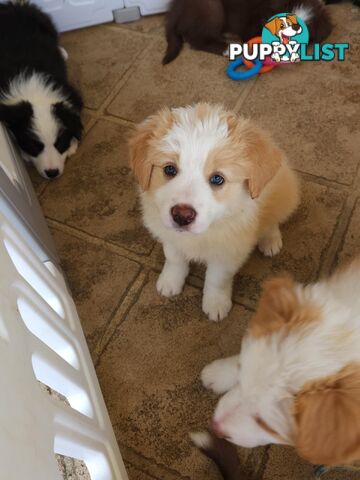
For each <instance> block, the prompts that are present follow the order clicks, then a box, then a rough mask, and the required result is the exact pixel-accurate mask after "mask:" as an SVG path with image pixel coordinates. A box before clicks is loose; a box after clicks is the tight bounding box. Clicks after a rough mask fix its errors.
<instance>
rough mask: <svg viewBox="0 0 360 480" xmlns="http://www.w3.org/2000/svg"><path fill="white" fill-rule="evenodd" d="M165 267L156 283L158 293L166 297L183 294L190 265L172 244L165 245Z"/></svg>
mask: <svg viewBox="0 0 360 480" xmlns="http://www.w3.org/2000/svg"><path fill="white" fill-rule="evenodd" d="M164 254H165V258H166V260H165V265H164V267H163V269H162V272H161V274H160V276H159V278H158V281H157V283H156V288H157V291H158V292H159V293H160V295H163V296H164V297H172V296H173V295H178V294H179V293H181V291H182V289H183V287H184V283H185V280H186V277H187V275H188V273H189V264H188V262H187V260H186V258H185V257H184V256H183V255H182V254H181V253H180V252H179V251H178V250H176V249H175V248H174V247H173V246H172V245H170V244H164Z"/></svg>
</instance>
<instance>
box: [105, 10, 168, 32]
mask: <svg viewBox="0 0 360 480" xmlns="http://www.w3.org/2000/svg"><path fill="white" fill-rule="evenodd" d="M164 23H165V15H163V14H160V15H147V16H146V17H141V18H140V20H137V21H136V22H129V23H121V24H115V25H116V26H117V27H118V28H125V29H127V30H133V31H135V32H139V33H148V34H150V35H164ZM115 25H114V26H115Z"/></svg>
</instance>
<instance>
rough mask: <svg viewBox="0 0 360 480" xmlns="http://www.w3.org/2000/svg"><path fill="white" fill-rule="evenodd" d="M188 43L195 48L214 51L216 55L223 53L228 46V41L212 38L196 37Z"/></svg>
mask: <svg viewBox="0 0 360 480" xmlns="http://www.w3.org/2000/svg"><path fill="white" fill-rule="evenodd" d="M189 43H190V45H191V46H192V48H194V49H195V50H202V51H204V52H209V53H215V54H216V55H223V53H224V52H225V51H226V49H227V47H228V43H227V42H225V41H224V40H214V39H211V38H196V39H193V41H192V42H191V41H190V42H189Z"/></svg>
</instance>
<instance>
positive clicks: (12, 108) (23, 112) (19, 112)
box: [0, 101, 33, 128]
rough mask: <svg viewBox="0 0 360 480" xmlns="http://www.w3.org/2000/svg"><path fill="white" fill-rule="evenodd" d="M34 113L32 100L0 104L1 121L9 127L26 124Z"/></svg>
mask: <svg viewBox="0 0 360 480" xmlns="http://www.w3.org/2000/svg"><path fill="white" fill-rule="evenodd" d="M32 114H33V109H32V106H31V103H30V102H25V101H24V102H19V103H16V104H15V105H3V104H0V122H3V123H4V124H5V125H7V126H8V127H9V128H14V127H21V126H22V125H26V124H27V123H28V122H29V120H30V118H31V116H32Z"/></svg>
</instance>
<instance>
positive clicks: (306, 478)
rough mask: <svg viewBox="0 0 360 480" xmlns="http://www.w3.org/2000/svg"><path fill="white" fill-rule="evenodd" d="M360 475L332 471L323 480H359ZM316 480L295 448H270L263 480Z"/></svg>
mask: <svg viewBox="0 0 360 480" xmlns="http://www.w3.org/2000/svg"><path fill="white" fill-rule="evenodd" d="M359 478H360V473H359V472H354V471H350V470H344V469H332V470H330V471H328V472H327V473H326V474H324V475H323V476H322V477H321V480H359ZM284 479H286V480H315V477H314V475H313V467H312V466H311V465H310V464H309V463H307V462H306V461H305V460H302V459H301V458H300V457H299V456H298V455H297V454H296V452H295V450H294V449H293V448H290V447H284V446H281V445H275V446H272V447H271V448H270V451H269V459H268V462H267V466H266V469H265V473H264V476H263V478H262V480H284Z"/></svg>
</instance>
